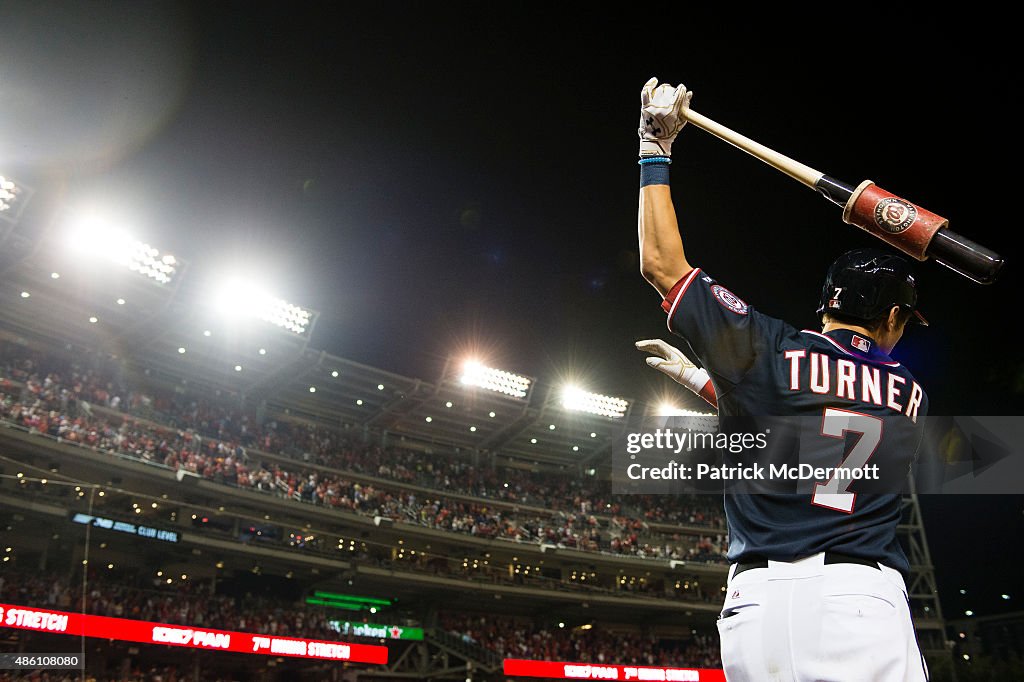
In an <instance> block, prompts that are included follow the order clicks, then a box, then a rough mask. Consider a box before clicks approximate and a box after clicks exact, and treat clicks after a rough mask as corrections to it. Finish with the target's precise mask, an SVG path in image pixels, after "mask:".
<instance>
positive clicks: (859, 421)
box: [811, 407, 882, 514]
mask: <svg viewBox="0 0 1024 682" xmlns="http://www.w3.org/2000/svg"><path fill="white" fill-rule="evenodd" d="M847 433H859V434H860V438H858V439H857V442H856V443H855V444H854V446H853V447H852V448H850V451H849V452H847V453H845V454H844V456H843V458H842V460H840V462H839V465H838V466H837V467H836V471H835V472H833V474H832V478H830V479H829V480H828V481H826V482H825V483H815V484H814V495H813V496H812V497H811V504H814V505H817V506H819V507H827V508H828V509H835V510H836V511H841V512H846V513H847V514H852V513H853V505H854V503H855V502H856V501H857V493H851V492H849V488H850V484H851V483H852V482H853V478H852V477H851V476H850V475H849V473H847V474H845V475H842V476H841V475H839V472H840V470H844V471H846V472H849V471H852V470H854V469H860V468H861V467H863V466H864V465H865V464H867V462H868V460H869V459H871V456H872V455H874V454H875V450H876V449H877V448H878V444H879V443H880V442H881V441H882V420H881V419H879V418H878V417H872V416H871V415H868V414H863V413H861V412H850V411H849V410H841V409H839V408H836V407H826V408H825V414H824V415H823V416H822V420H821V435H823V436H827V437H829V438H838V439H842V440H843V441H844V442H845V440H846V434H847Z"/></svg>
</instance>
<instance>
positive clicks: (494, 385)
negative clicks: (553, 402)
mask: <svg viewBox="0 0 1024 682" xmlns="http://www.w3.org/2000/svg"><path fill="white" fill-rule="evenodd" d="M459 380H460V381H461V382H462V384H463V385H465V386H476V387H478V388H484V389H487V390H488V391H494V392H495V393H504V394H505V395H507V396H511V397H513V398H525V397H526V396H527V394H528V393H529V392H530V385H531V384H532V383H533V381H532V380H531V379H529V378H528V377H524V376H520V375H518V374H513V373H512V372H506V371H505V370H501V369H494V368H493V367H486V366H484V365H483V364H482V363H480V362H478V361H476V360H467V361H466V362H465V363H464V364H463V366H462V375H461V376H460V378H459Z"/></svg>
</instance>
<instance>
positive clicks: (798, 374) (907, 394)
mask: <svg viewBox="0 0 1024 682" xmlns="http://www.w3.org/2000/svg"><path fill="white" fill-rule="evenodd" d="M782 355H783V358H784V361H785V362H786V363H788V366H789V390H791V391H810V392H811V393H815V394H818V395H832V396H835V397H836V398H841V399H846V400H859V401H860V402H862V403H871V404H873V405H877V406H879V407H887V408H889V409H891V410H894V411H896V412H899V413H900V414H903V415H905V416H907V417H909V418H910V420H911V421H912V422H914V423H917V413H918V410H919V409H920V407H921V400H922V398H923V397H924V391H923V390H922V389H921V386H920V385H919V384H918V383H917V382H916V381H913V380H911V382H910V384H911V385H910V386H909V387H908V386H907V385H906V384H907V379H906V378H905V377H902V376H900V375H899V374H895V373H892V372H888V371H885V370H883V369H880V368H879V367H875V366H872V365H870V364H861V363H858V362H854V361H853V360H847V359H844V358H834V357H832V356H830V355H828V354H826V353H815V352H810V353H808V351H807V350H806V349H800V350H787V351H784V352H783V353H782ZM805 363H807V365H808V369H809V371H807V372H802V371H801V370H802V368H803V366H804V364H805ZM805 380H806V382H805Z"/></svg>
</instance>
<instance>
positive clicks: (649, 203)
mask: <svg viewBox="0 0 1024 682" xmlns="http://www.w3.org/2000/svg"><path fill="white" fill-rule="evenodd" d="M638 221H639V227H638V233H639V239H640V272H641V274H642V275H643V276H644V279H646V280H647V281H648V282H650V284H651V286H653V287H654V288H655V289H657V290H658V293H660V294H661V295H662V296H665V295H666V294H667V293H668V292H669V290H670V289H672V287H673V286H674V285H675V283H676V282H678V281H679V280H680V279H681V278H682V277H683V276H684V275H686V273H688V272H689V271H690V270H692V269H693V268H692V267H691V266H690V264H689V263H688V262H687V261H686V255H685V253H684V252H683V240H682V237H681V236H680V234H679V223H678V220H677V219H676V211H675V207H674V206H673V205H672V192H671V188H670V187H669V185H667V184H649V185H646V186H643V187H641V188H640V207H639V218H638Z"/></svg>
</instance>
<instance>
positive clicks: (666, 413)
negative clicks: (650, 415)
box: [655, 403, 718, 417]
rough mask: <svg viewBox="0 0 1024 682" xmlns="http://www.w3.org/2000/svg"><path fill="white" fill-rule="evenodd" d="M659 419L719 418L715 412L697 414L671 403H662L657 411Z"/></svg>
mask: <svg viewBox="0 0 1024 682" xmlns="http://www.w3.org/2000/svg"><path fill="white" fill-rule="evenodd" d="M655 412H656V414H657V416H659V417H717V416H718V415H716V414H715V413H714V412H697V411H695V410H683V409H680V408H678V407H676V406H675V405H673V404H671V403H661V404H660V405H659V406H658V409H657V410H655Z"/></svg>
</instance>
